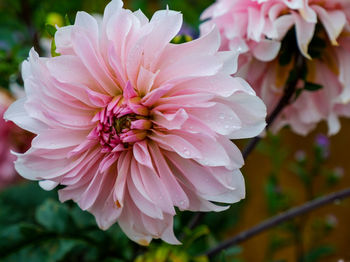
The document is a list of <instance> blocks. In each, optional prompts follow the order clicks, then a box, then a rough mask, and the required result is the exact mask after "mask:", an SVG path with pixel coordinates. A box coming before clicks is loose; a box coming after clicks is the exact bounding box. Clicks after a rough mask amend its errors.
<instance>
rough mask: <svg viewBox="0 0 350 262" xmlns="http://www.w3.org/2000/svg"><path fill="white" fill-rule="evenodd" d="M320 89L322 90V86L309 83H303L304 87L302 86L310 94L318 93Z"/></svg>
mask: <svg viewBox="0 0 350 262" xmlns="http://www.w3.org/2000/svg"><path fill="white" fill-rule="evenodd" d="M322 88H323V86H322V85H319V84H315V83H311V82H305V85H304V89H305V90H307V91H311V92H314V91H318V90H320V89H322Z"/></svg>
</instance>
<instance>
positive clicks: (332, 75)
mask: <svg viewBox="0 0 350 262" xmlns="http://www.w3.org/2000/svg"><path fill="white" fill-rule="evenodd" d="M202 19H210V20H209V21H207V22H205V23H203V24H202V26H201V31H202V33H203V34H205V33H207V32H208V31H210V28H211V27H212V26H213V24H216V26H217V27H218V28H219V30H220V33H221V36H222V38H223V41H222V45H221V49H222V50H238V51H239V52H240V53H242V54H243V55H242V56H241V57H240V66H239V74H241V75H242V76H244V77H245V78H246V79H247V80H248V82H249V83H250V84H251V85H252V87H253V88H254V89H255V90H256V92H257V93H258V95H259V96H260V97H261V98H262V99H263V100H264V102H265V103H266V105H267V108H268V112H271V111H272V110H273V109H274V108H275V106H276V103H277V102H278V100H279V99H280V98H281V96H282V94H283V86H284V85H285V81H286V79H287V76H288V74H289V72H290V70H291V68H292V67H293V61H291V62H290V63H289V64H288V65H287V66H285V65H283V66H281V65H280V64H278V62H277V60H278V59H280V56H281V43H282V40H283V39H284V38H285V37H287V36H288V35H287V33H288V32H289V31H290V30H291V29H292V28H293V27H294V28H295V38H296V44H297V47H298V49H299V51H300V53H301V54H302V55H303V56H304V57H305V58H306V59H308V60H309V61H308V62H307V69H308V74H309V75H308V77H307V78H308V79H307V80H308V81H311V82H312V83H316V84H320V85H322V86H323V88H322V89H320V90H318V91H316V92H312V93H308V92H304V93H303V94H302V95H301V96H300V98H298V100H296V101H295V103H293V104H292V105H291V106H289V107H287V108H286V109H285V110H284V111H283V112H282V114H281V116H280V118H279V119H278V121H276V122H275V124H274V126H273V128H274V129H275V130H278V129H280V128H281V127H283V126H284V125H287V124H288V125H290V126H291V127H292V129H293V130H294V131H295V132H297V133H299V134H303V135H305V134H307V133H308V132H309V131H310V130H312V129H313V128H314V127H315V126H316V124H317V123H318V122H320V121H322V120H326V121H327V122H328V126H329V133H330V134H335V133H337V132H338V131H339V129H340V124H339V120H338V117H339V116H346V117H347V116H349V115H350V105H349V102H350V99H349V98H350V92H349V90H350V80H349V79H348V78H349V77H348V76H347V75H349V74H347V73H345V72H349V68H350V67H349V65H350V45H349V44H350V2H349V1H346V0H345V1H344V0H329V1H322V0H292V1H287V0H247V1H246V0H233V1H226V0H218V1H217V2H216V3H214V4H213V5H212V6H211V7H209V8H208V9H207V10H206V11H205V12H204V13H203V15H202ZM313 40H315V44H316V45H317V44H318V45H319V46H312V41H313ZM293 41H294V40H293ZM323 43H324V44H325V45H326V48H324V49H322V52H321V54H317V55H315V52H312V51H313V49H317V48H320V45H321V47H322V45H324V44H323ZM316 51H319V50H316ZM288 52H293V50H288ZM312 56H313V57H312ZM300 85H301V86H300V87H302V83H300Z"/></svg>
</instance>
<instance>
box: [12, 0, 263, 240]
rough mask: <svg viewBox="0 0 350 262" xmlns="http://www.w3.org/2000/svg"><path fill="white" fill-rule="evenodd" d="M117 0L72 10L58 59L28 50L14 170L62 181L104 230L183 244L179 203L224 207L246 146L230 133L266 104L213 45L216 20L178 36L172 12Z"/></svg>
mask: <svg viewBox="0 0 350 262" xmlns="http://www.w3.org/2000/svg"><path fill="white" fill-rule="evenodd" d="M122 5H123V3H122V2H121V1H120V0H114V1H112V2H111V3H110V4H109V5H108V6H107V7H106V9H105V12H104V15H103V19H101V20H98V21H97V20H96V19H95V18H94V17H92V16H90V15H88V14H86V13H84V12H79V13H78V14H77V17H76V20H75V24H74V25H71V26H67V27H61V28H59V29H58V30H57V32H56V35H55V42H56V46H57V50H56V52H57V53H59V54H60V56H57V57H50V58H41V57H39V56H38V55H37V54H36V53H35V51H34V50H32V51H31V52H30V56H29V60H28V61H25V62H24V63H23V67H22V71H23V72H22V74H23V78H24V82H25V89H26V97H25V98H24V99H20V100H18V101H17V102H15V103H14V104H13V105H12V106H11V107H10V109H9V110H8V111H7V112H6V118H7V119H10V120H13V121H14V122H16V123H17V124H18V125H19V126H21V127H23V128H25V129H27V130H30V131H33V132H34V133H35V134H37V136H36V137H35V139H34V140H33V143H32V147H31V148H30V149H29V150H28V151H27V152H26V153H24V154H19V155H18V159H17V161H16V163H15V164H16V169H17V170H18V172H19V173H20V174H21V175H22V176H23V177H25V178H28V179H32V180H40V185H41V186H42V187H43V188H45V189H52V188H53V187H55V186H56V185H58V184H61V185H63V186H65V187H64V188H63V189H61V190H60V191H59V196H60V200H61V201H65V200H68V199H73V200H74V201H75V202H77V203H78V204H79V206H80V207H81V208H82V209H84V210H89V211H90V212H91V213H92V214H94V216H95V217H96V220H97V223H98V225H99V226H100V227H101V228H102V229H106V228H108V227H109V226H111V225H112V224H113V223H115V222H117V221H118V223H119V225H120V226H121V228H122V229H123V230H124V232H125V233H126V234H127V235H128V236H129V237H130V238H131V239H132V240H134V241H136V242H138V243H140V244H144V245H145V244H148V243H149V242H150V241H151V239H152V238H161V239H163V240H165V241H167V242H169V243H178V241H177V239H176V238H175V236H174V233H173V229H172V227H173V216H174V215H175V208H174V207H178V208H179V209H180V210H192V211H221V210H224V209H226V208H227V207H226V206H225V207H223V206H218V205H215V204H214V203H212V202H211V201H215V202H222V203H234V202H237V201H239V200H240V199H242V198H243V197H244V194H245V189H244V188H245V187H244V181H243V177H242V175H241V173H240V171H239V168H240V167H241V166H242V165H243V159H242V155H241V153H240V152H239V150H238V149H237V147H236V146H235V145H234V144H232V143H231V141H230V139H234V138H246V137H251V136H255V135H257V134H259V133H260V132H261V131H262V130H263V129H264V127H265V121H264V117H265V114H266V109H265V106H264V104H263V103H262V101H261V100H260V99H259V98H258V97H256V95H255V93H254V91H253V90H252V89H251V88H250V86H249V85H248V84H247V83H246V82H245V81H244V80H242V79H240V78H232V77H231V76H230V75H231V74H232V73H234V69H235V63H236V61H235V57H236V55H235V53H233V52H218V48H219V46H220V36H219V33H218V31H217V30H216V29H215V28H213V30H211V31H210V32H209V33H208V34H207V35H205V36H203V37H202V38H200V39H197V40H195V41H192V42H188V43H184V44H179V45H176V44H171V43H170V41H171V40H172V39H173V38H174V37H175V36H176V35H177V33H178V32H179V30H180V28H181V24H182V16H181V14H180V13H178V12H174V11H170V10H164V11H158V12H156V13H155V14H154V15H153V17H152V19H151V20H148V19H147V18H146V17H145V16H144V14H143V13H142V12H141V11H137V12H131V11H129V10H125V9H123V8H122Z"/></svg>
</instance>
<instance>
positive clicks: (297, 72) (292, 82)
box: [242, 55, 304, 159]
mask: <svg viewBox="0 0 350 262" xmlns="http://www.w3.org/2000/svg"><path fill="white" fill-rule="evenodd" d="M303 68H304V59H303V56H302V55H297V57H296V63H295V68H294V69H293V70H292V71H291V74H290V79H288V81H287V84H286V87H285V89H284V93H283V96H282V97H281V99H280V101H279V102H278V104H277V106H276V107H275V109H274V110H273V111H272V113H271V114H270V115H269V116H268V117H267V119H266V129H265V130H268V129H269V128H270V126H271V125H272V123H273V122H274V121H275V120H276V119H277V117H278V116H279V114H280V113H281V112H282V111H283V109H284V108H285V107H286V106H288V105H289V104H290V100H291V99H292V97H293V95H294V93H295V90H296V85H297V83H298V81H299V79H300V78H301V76H302V74H303ZM260 140H261V136H256V137H254V138H252V139H251V140H250V141H249V143H248V145H247V146H246V147H245V148H244V150H243V153H242V154H243V157H244V159H247V157H248V156H249V155H250V153H251V152H252V151H253V150H254V149H255V147H256V146H257V145H258V144H259V142H260Z"/></svg>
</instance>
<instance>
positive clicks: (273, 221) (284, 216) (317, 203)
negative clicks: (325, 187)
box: [204, 188, 350, 258]
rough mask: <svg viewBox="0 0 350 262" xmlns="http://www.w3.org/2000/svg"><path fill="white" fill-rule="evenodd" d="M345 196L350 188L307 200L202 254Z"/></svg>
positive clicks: (237, 241) (207, 254) (210, 252)
mask: <svg viewBox="0 0 350 262" xmlns="http://www.w3.org/2000/svg"><path fill="white" fill-rule="evenodd" d="M347 197H350V188H347V189H345V190H342V191H338V192H335V193H332V194H329V195H326V196H324V197H320V198H318V199H315V200H313V201H310V202H307V203H305V204H303V205H301V206H298V207H294V208H292V209H289V210H287V211H286V212H284V213H281V214H279V215H277V216H274V217H272V218H270V219H267V220H265V221H263V222H262V223H260V224H258V225H256V226H254V227H252V228H250V229H248V230H246V231H243V232H241V233H239V234H238V235H236V236H234V237H232V238H230V239H227V240H226V241H224V242H222V243H220V244H219V245H217V246H216V247H214V248H213V249H211V250H209V251H207V252H206V253H204V255H206V256H208V257H209V258H211V257H213V256H215V255H216V254H218V253H219V252H220V251H221V250H223V249H226V248H228V247H230V246H234V245H237V244H239V243H241V242H243V241H245V240H247V239H249V238H251V237H253V236H255V235H257V234H259V233H261V232H263V231H265V230H267V229H270V228H272V227H275V226H277V225H279V224H281V223H283V222H285V221H287V220H290V219H293V218H295V217H297V216H300V215H303V214H305V213H308V212H310V211H312V210H315V209H317V208H319V207H322V206H324V205H327V204H329V203H332V202H334V201H336V200H341V199H343V198H347Z"/></svg>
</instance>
